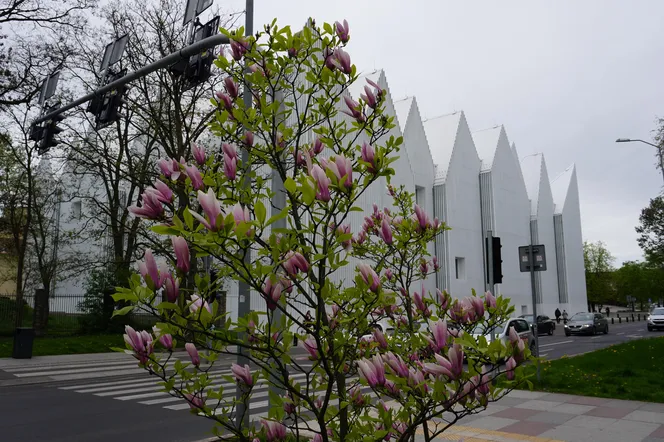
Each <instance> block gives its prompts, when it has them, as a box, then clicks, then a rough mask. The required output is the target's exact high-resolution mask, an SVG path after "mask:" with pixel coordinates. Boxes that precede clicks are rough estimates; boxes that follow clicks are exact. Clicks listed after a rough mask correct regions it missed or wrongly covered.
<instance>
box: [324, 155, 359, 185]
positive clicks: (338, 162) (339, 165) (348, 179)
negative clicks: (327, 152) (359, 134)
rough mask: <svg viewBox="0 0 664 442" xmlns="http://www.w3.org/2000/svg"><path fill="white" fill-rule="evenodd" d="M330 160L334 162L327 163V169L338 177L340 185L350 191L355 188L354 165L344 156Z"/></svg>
mask: <svg viewBox="0 0 664 442" xmlns="http://www.w3.org/2000/svg"><path fill="white" fill-rule="evenodd" d="M330 160H334V161H329V162H328V163H327V168H328V169H329V170H331V171H332V173H334V176H336V177H337V180H338V181H339V185H340V186H341V185H343V186H344V187H346V188H348V189H350V188H351V187H353V163H351V161H350V160H349V159H348V158H346V157H344V156H342V155H339V156H338V157H335V158H334V159H332V158H330ZM344 177H345V179H344ZM342 179H344V181H343V184H342V182H341V180H342Z"/></svg>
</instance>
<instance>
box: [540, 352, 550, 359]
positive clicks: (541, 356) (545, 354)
mask: <svg viewBox="0 0 664 442" xmlns="http://www.w3.org/2000/svg"><path fill="white" fill-rule="evenodd" d="M544 356H549V354H548V353H544V354H543V355H540V358H543V357H544Z"/></svg>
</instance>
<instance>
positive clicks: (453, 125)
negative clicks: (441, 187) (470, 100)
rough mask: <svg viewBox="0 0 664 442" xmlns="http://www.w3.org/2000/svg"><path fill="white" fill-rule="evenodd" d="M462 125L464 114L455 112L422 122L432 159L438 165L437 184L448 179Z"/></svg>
mask: <svg viewBox="0 0 664 442" xmlns="http://www.w3.org/2000/svg"><path fill="white" fill-rule="evenodd" d="M462 123H463V124H465V118H464V114H463V112H453V113H451V114H447V115H441V116H439V117H436V118H431V119H427V120H424V121H423V122H422V125H423V126H424V133H425V135H426V137H427V143H428V144H429V150H430V151H431V157H432V158H433V162H434V164H435V165H436V175H435V177H434V183H435V184H439V183H443V182H445V179H446V178H447V171H448V169H449V167H450V163H451V161H452V153H453V151H454V147H455V145H456V141H457V135H458V133H459V128H460V126H461V124H462Z"/></svg>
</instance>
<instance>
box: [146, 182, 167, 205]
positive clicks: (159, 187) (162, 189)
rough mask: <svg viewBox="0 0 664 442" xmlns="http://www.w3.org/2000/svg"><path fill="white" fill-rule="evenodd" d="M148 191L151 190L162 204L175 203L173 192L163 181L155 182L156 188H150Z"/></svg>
mask: <svg viewBox="0 0 664 442" xmlns="http://www.w3.org/2000/svg"><path fill="white" fill-rule="evenodd" d="M148 189H150V191H151V192H152V193H154V194H155V196H156V197H157V199H158V200H159V201H161V202H162V203H170V202H171V201H173V191H172V190H171V188H170V187H168V186H167V185H166V183H164V182H163V181H161V180H156V181H155V182H154V188H151V187H148ZM146 191H147V189H146Z"/></svg>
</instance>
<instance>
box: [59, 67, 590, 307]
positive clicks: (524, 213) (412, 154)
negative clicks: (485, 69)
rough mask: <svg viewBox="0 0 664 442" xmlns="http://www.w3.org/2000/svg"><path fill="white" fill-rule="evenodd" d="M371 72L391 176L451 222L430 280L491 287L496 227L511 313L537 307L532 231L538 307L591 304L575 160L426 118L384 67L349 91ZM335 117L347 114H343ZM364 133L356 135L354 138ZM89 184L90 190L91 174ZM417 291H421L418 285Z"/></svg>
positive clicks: (377, 199) (430, 283)
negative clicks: (541, 267) (541, 260)
mask: <svg viewBox="0 0 664 442" xmlns="http://www.w3.org/2000/svg"><path fill="white" fill-rule="evenodd" d="M366 77H369V78H371V79H372V80H373V81H375V82H376V83H378V84H379V85H380V86H381V87H382V88H383V89H384V90H385V91H386V103H385V105H386V111H387V113H388V114H389V115H391V116H394V117H395V123H396V126H395V127H394V128H393V129H392V130H391V131H390V133H389V134H388V135H387V136H388V137H389V136H390V135H394V136H395V137H398V136H403V139H404V144H403V146H402V149H401V151H400V152H399V153H398V156H399V159H398V161H396V162H395V163H394V164H393V167H394V169H395V171H396V175H395V177H394V178H393V179H392V184H393V185H396V186H399V185H403V186H405V188H406V189H408V190H409V191H410V192H413V193H415V196H416V202H417V203H418V204H419V205H420V206H421V207H422V208H424V209H425V210H426V212H427V213H429V215H430V216H431V218H432V219H433V217H437V218H439V219H440V220H441V221H444V222H445V223H446V224H447V225H448V226H449V227H451V230H449V231H446V232H445V233H443V234H442V235H440V237H439V238H438V239H437V240H436V241H435V243H432V244H431V245H430V246H429V253H431V255H432V256H436V257H437V259H438V261H439V263H440V265H441V269H440V271H439V273H438V275H436V276H432V277H430V278H429V279H428V280H427V281H425V283H424V284H425V287H426V289H427V290H429V291H432V292H433V291H434V290H435V289H436V288H439V289H441V290H447V291H448V292H450V293H451V294H452V296H454V297H459V298H462V297H465V296H469V295H470V294H471V290H472V289H475V290H476V291H477V292H478V293H481V292H483V291H485V290H487V289H489V287H488V284H487V278H486V275H487V269H486V258H485V256H486V252H485V250H484V248H485V245H484V244H485V242H484V239H485V237H486V234H487V231H488V230H491V231H492V234H493V236H498V237H500V238H501V241H502V260H503V263H502V266H503V271H502V273H503V281H502V283H501V284H497V285H496V287H495V290H496V291H497V292H498V293H500V294H503V295H505V296H507V297H509V298H511V300H512V303H513V304H514V306H515V315H520V314H525V313H529V312H531V311H532V302H531V284H530V276H529V274H527V273H521V272H520V271H519V262H518V247H519V246H524V245H528V244H529V243H530V241H531V237H532V238H533V241H534V243H535V244H544V245H545V246H546V253H547V267H548V269H547V271H545V272H538V273H537V277H536V297H537V303H538V309H539V311H540V312H542V313H543V314H547V315H553V312H554V310H555V309H556V308H560V309H561V310H563V309H565V310H567V311H568V312H576V311H582V310H585V309H586V305H587V302H586V298H587V296H586V289H585V276H584V275H585V270H584V267H583V266H584V264H583V254H582V246H583V241H582V233H581V220H580V211H579V196H578V184H577V180H576V170H575V168H574V167H573V166H571V167H570V168H569V169H568V170H567V171H565V172H564V173H563V174H562V175H561V176H559V177H558V178H557V179H556V180H555V181H554V183H553V184H552V183H551V182H550V180H549V176H548V172H547V169H546V164H545V161H544V157H543V156H542V155H539V154H538V155H533V156H528V157H525V158H524V159H523V160H522V161H519V158H518V155H517V151H516V147H515V146H514V145H513V144H510V141H509V139H508V137H507V133H506V131H505V129H504V128H503V127H496V128H491V129H487V130H484V131H479V132H474V133H473V132H471V129H470V127H469V125H468V122H467V121H466V116H465V114H464V113H463V112H456V113H453V114H449V115H444V116H440V117H436V118H431V119H426V120H423V118H422V116H421V114H420V112H419V108H418V105H417V100H416V99H415V98H414V97H409V98H406V99H402V100H397V101H394V100H393V98H392V95H391V92H390V88H389V85H388V83H387V79H386V77H385V74H384V72H383V71H376V72H373V73H370V74H368V75H366V76H365V77H364V78H360V79H359V80H358V81H357V83H356V84H354V85H353V86H352V87H351V89H350V90H349V91H347V94H349V95H350V96H352V97H353V98H355V99H359V94H360V93H361V91H362V87H363V86H364V82H365V78H366ZM341 106H343V102H342V104H341ZM337 118H338V119H340V120H342V119H345V118H347V117H346V116H345V115H342V114H340V115H339V116H338V117H337ZM309 141H313V137H312V139H311V140H309ZM362 141H363V140H362V139H361V138H360V139H358V143H362ZM322 155H326V153H325V152H324V153H323V154H322ZM264 172H265V173H268V172H267V171H264ZM386 185H387V183H386V181H385V180H384V179H382V180H379V181H378V182H376V183H375V184H373V185H372V186H371V188H370V189H368V190H367V192H366V193H365V194H364V195H363V196H362V198H361V199H360V201H359V202H358V204H359V205H360V206H361V207H363V208H364V211H365V213H357V212H354V213H352V214H351V216H350V217H349V221H348V222H349V224H350V227H351V231H352V232H353V233H357V232H358V231H359V230H360V228H361V226H362V222H363V219H364V216H365V215H366V214H367V212H370V211H372V205H373V204H374V203H375V204H377V205H378V206H379V207H381V208H382V207H390V205H391V198H390V197H389V196H388V195H387V192H386ZM90 186H91V189H90V192H91V195H94V194H95V190H94V183H93V182H91V183H90ZM100 197H101V196H100ZM128 203H131V202H128ZM78 204H80V203H78V202H77V201H70V202H67V203H64V204H62V210H63V211H65V212H66V215H67V217H66V218H67V220H68V221H67V226H66V227H67V229H68V230H75V226H74V225H73V224H75V222H76V218H77V217H80V211H81V208H80V205H78ZM266 206H267V207H269V205H267V204H266ZM63 219H64V214H63ZM72 223H73V224H72ZM89 248H90V250H94V253H93V254H94V255H103V254H104V253H105V250H107V248H108V245H105V244H97V245H89ZM354 275H355V269H354V262H351V264H350V265H349V266H347V267H346V268H344V269H340V270H339V271H338V272H337V273H336V274H335V275H334V279H336V280H337V281H347V282H349V283H352V282H351V281H352V280H353V278H354ZM82 279H83V275H80V276H79V277H78V278H76V280H72V281H64V282H59V283H58V287H57V288H56V289H55V295H56V296H57V294H58V293H66V292H69V293H71V292H72V291H74V290H81V287H82ZM411 290H419V285H418V287H411ZM226 299H227V301H226V302H227V304H226V311H228V312H230V313H231V317H232V318H233V319H235V318H236V315H237V302H238V291H237V284H230V285H229V286H228V287H227V298H226ZM251 304H252V309H254V310H264V309H265V301H264V300H263V299H262V298H261V297H260V296H259V295H258V294H257V293H252V295H251Z"/></svg>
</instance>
